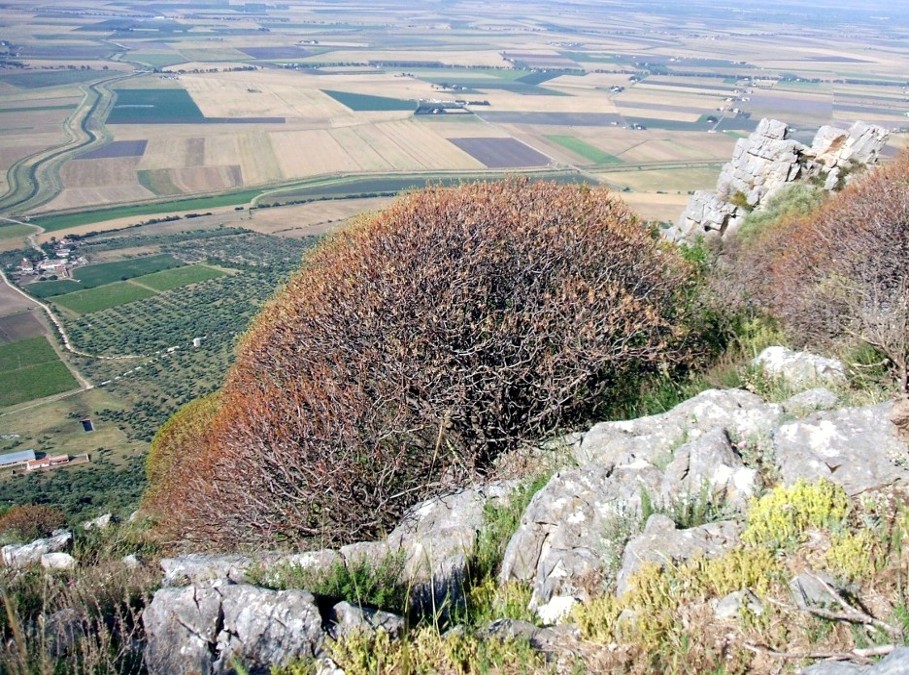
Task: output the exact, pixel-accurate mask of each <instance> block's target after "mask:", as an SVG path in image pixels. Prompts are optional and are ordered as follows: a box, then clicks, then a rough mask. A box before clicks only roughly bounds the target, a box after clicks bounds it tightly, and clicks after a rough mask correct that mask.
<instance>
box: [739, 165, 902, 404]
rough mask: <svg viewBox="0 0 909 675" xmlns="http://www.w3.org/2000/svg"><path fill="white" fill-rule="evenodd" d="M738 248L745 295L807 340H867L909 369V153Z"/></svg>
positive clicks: (899, 368)
mask: <svg viewBox="0 0 909 675" xmlns="http://www.w3.org/2000/svg"><path fill="white" fill-rule="evenodd" d="M733 250H734V251H735V255H734V259H735V260H734V263H733V270H734V274H733V277H734V278H736V279H737V280H738V282H739V284H740V293H741V297H744V298H745V299H746V300H747V301H749V302H752V303H754V304H756V305H758V306H761V307H765V308H766V309H768V310H769V311H770V312H771V313H772V314H774V315H775V316H777V317H778V318H780V319H781V320H782V321H783V322H784V325H785V327H786V328H787V330H788V331H789V332H791V333H792V335H793V336H794V337H796V338H797V339H798V340H800V341H801V342H803V343H805V344H809V345H825V344H830V343H835V342H844V341H845V342H853V343H854V342H864V343H867V344H869V345H871V346H873V347H875V348H876V349H878V350H879V351H880V352H882V353H883V354H884V355H886V356H887V358H888V359H889V360H890V362H891V364H892V365H893V368H894V371H895V374H896V376H897V378H898V380H899V382H900V386H901V388H902V390H903V391H907V379H909V373H907V365H909V264H907V261H909V152H904V153H903V154H901V155H900V157H899V158H898V159H897V160H895V161H894V162H893V163H891V164H889V165H886V166H882V167H878V168H876V169H875V170H873V171H871V172H869V173H868V174H866V175H865V176H863V178H862V179H861V180H858V181H856V182H855V183H854V184H852V185H851V186H849V187H848V188H846V189H845V190H843V191H842V192H839V193H837V194H836V195H834V196H832V197H831V198H830V199H828V200H827V201H826V202H825V203H824V204H823V205H822V206H821V207H820V208H817V209H815V210H813V211H810V212H807V213H802V214H799V215H798V216H790V217H789V218H785V219H783V220H782V221H781V222H778V223H776V224H775V225H773V226H770V227H768V228H767V229H766V230H764V231H763V232H761V233H760V234H759V235H758V236H756V237H755V238H754V239H753V240H752V241H749V242H747V243H746V244H744V245H742V246H741V248H740V249H733Z"/></svg>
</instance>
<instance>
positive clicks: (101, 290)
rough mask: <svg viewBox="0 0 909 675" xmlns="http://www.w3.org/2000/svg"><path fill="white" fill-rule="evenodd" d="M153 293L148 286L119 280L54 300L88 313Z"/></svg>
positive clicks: (66, 306)
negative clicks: (143, 286) (144, 286)
mask: <svg viewBox="0 0 909 675" xmlns="http://www.w3.org/2000/svg"><path fill="white" fill-rule="evenodd" d="M153 295H155V292H154V291H152V290H149V289H148V288H142V287H141V286H136V284H131V283H130V282H128V281H118V282H116V283H114V284H106V285H104V286H99V287H97V288H90V289H88V290H84V291H76V292H75V293H67V294H66V295H58V296H56V297H55V298H54V302H55V303H57V304H58V305H60V306H61V307H65V308H66V309H69V310H71V311H73V312H76V313H77V314H88V313H89V312H97V311H100V310H102V309H109V308H111V307H117V306H118V305H125V304H127V303H129V302H135V301H136V300H143V299H145V298H150V297H151V296H153Z"/></svg>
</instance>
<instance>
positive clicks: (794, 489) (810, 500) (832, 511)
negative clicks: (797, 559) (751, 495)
mask: <svg viewBox="0 0 909 675" xmlns="http://www.w3.org/2000/svg"><path fill="white" fill-rule="evenodd" d="M849 508H850V507H849V499H848V497H847V496H846V491H845V490H843V488H842V487H841V486H839V485H836V484H834V483H831V482H829V481H825V480H818V481H817V482H814V483H806V482H805V481H803V480H798V481H797V482H796V483H795V484H794V485H792V486H791V487H784V486H782V485H781V486H777V487H775V488H773V490H771V491H770V492H768V493H767V494H766V495H764V496H763V497H761V498H760V499H757V500H754V501H753V503H752V504H751V508H750V510H749V513H748V525H747V527H746V529H745V532H744V533H743V534H742V541H743V542H745V543H746V544H766V545H771V546H774V547H777V548H783V549H791V548H794V547H795V546H796V545H798V544H799V543H801V542H802V541H803V540H804V538H805V535H806V532H807V530H808V529H809V528H826V529H830V530H833V531H840V530H841V529H842V528H843V526H844V525H845V522H846V518H847V516H848V515H849Z"/></svg>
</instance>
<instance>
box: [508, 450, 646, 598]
mask: <svg viewBox="0 0 909 675" xmlns="http://www.w3.org/2000/svg"><path fill="white" fill-rule="evenodd" d="M662 479H663V476H662V473H661V472H660V471H659V470H658V469H656V468H654V467H653V466H652V465H650V464H648V463H647V462H645V461H637V462H635V463H633V464H630V465H625V466H617V467H614V468H613V467H610V466H603V465H598V464H589V465H587V466H584V467H581V468H579V469H574V470H571V471H564V472H560V473H557V474H556V475H555V476H553V477H552V479H551V480H550V481H549V483H548V484H547V485H546V487H544V488H543V489H542V490H540V491H539V492H537V494H536V495H534V497H533V499H532V500H531V502H530V504H529V505H528V507H527V509H526V511H525V512H524V515H523V517H522V518H521V524H520V525H519V527H518V529H517V531H516V532H515V534H514V536H512V538H511V540H510V541H509V543H508V547H507V549H506V551H505V556H504V558H503V561H502V570H501V575H500V581H501V582H502V583H505V582H507V581H510V580H518V581H524V582H527V583H530V584H531V585H532V586H533V595H532V598H531V605H532V606H533V607H538V606H540V605H542V604H545V603H547V602H548V601H549V599H550V598H551V597H552V596H553V595H555V594H558V595H573V596H576V597H578V598H579V599H581V600H586V599H588V598H589V597H590V592H589V591H590V590H592V589H590V588H589V583H590V580H591V579H596V578H598V577H602V576H604V575H606V574H608V570H609V563H610V561H609V560H607V559H606V556H604V550H605V548H606V542H608V541H609V540H610V539H611V538H612V537H615V536H618V535H620V534H621V533H620V532H619V531H620V530H621V528H622V526H623V522H627V521H628V520H631V521H635V520H636V519H637V518H639V516H638V515H637V514H639V513H640V508H641V494H642V493H643V492H644V491H645V490H646V491H647V492H648V493H649V494H651V495H656V494H658V492H659V489H660V486H661V484H662Z"/></svg>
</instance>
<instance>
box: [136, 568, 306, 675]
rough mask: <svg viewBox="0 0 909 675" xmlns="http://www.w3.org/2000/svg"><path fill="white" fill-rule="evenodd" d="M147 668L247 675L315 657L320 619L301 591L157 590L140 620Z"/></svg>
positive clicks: (237, 587) (228, 587)
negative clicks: (239, 667)
mask: <svg viewBox="0 0 909 675" xmlns="http://www.w3.org/2000/svg"><path fill="white" fill-rule="evenodd" d="M142 621H143V624H144V626H145V632H146V636H147V645H146V649H145V664H146V666H147V668H148V672H149V673H150V674H151V675H156V674H161V675H170V674H171V673H200V674H202V675H220V674H222V673H225V674H226V673H229V672H233V668H232V661H234V660H236V661H238V662H239V663H241V664H243V666H244V667H245V668H246V669H247V670H248V672H250V673H268V672H269V670H270V668H271V666H272V665H278V664H283V663H286V662H288V661H290V660H292V659H296V658H309V657H313V656H315V654H316V652H317V651H318V650H319V648H320V645H321V642H322V617H321V616H320V614H319V609H318V607H317V606H316V603H315V598H314V597H313V596H312V594H311V593H307V592H306V591H296V590H293V591H269V590H265V589H262V588H256V587H254V586H249V585H245V584H243V585H229V584H225V585H221V586H214V585H208V586H204V585H200V586H188V587H183V588H162V589H161V590H159V591H158V592H157V593H155V596H154V598H153V599H152V602H151V603H150V604H149V605H148V607H147V608H146V609H145V612H144V613H143V615H142Z"/></svg>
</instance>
